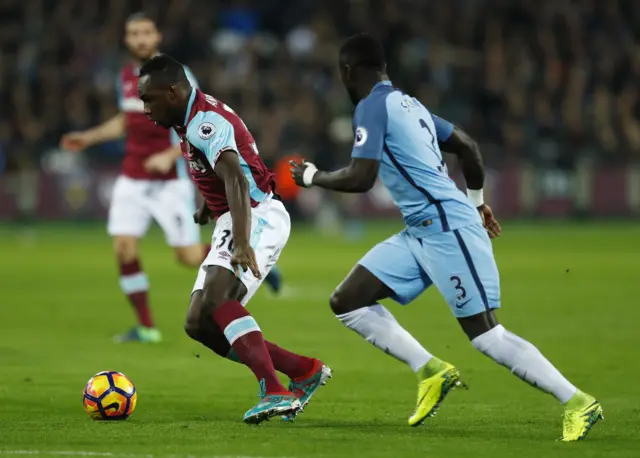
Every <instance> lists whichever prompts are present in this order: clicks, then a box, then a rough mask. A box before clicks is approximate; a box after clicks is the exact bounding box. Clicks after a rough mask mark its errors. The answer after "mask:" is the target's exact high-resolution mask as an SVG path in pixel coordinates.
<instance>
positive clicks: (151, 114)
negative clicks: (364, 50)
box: [138, 76, 176, 129]
mask: <svg viewBox="0 0 640 458" xmlns="http://www.w3.org/2000/svg"><path fill="white" fill-rule="evenodd" d="M138 95H139V96H140V100H142V102H144V114H145V115H147V117H148V118H149V119H151V120H152V121H153V122H155V123H156V124H158V125H159V126H161V127H164V128H165V129H169V128H171V127H173V126H174V125H175V124H176V122H175V116H173V104H172V97H173V95H175V94H173V92H172V91H171V90H170V88H158V87H154V86H153V85H152V84H150V80H149V76H143V77H142V78H140V81H139V82H138Z"/></svg>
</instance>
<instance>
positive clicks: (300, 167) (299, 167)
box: [289, 161, 318, 188]
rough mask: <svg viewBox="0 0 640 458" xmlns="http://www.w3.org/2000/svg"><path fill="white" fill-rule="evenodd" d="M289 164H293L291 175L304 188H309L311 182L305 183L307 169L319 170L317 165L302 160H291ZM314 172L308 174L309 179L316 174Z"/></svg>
mask: <svg viewBox="0 0 640 458" xmlns="http://www.w3.org/2000/svg"><path fill="white" fill-rule="evenodd" d="M289 165H291V176H292V177H293V181H295V182H296V184H297V185H298V186H301V187H303V188H309V187H311V186H312V184H311V183H310V182H308V183H305V180H304V175H305V171H307V170H309V171H312V170H313V172H316V171H318V169H317V168H316V166H315V165H313V164H312V163H311V162H307V161H301V162H296V161H289ZM313 172H312V173H311V175H310V176H308V179H309V181H311V180H312V179H313V174H314V173H313Z"/></svg>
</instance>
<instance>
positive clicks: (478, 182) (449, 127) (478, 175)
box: [431, 114, 501, 238]
mask: <svg viewBox="0 0 640 458" xmlns="http://www.w3.org/2000/svg"><path fill="white" fill-rule="evenodd" d="M431 118H432V119H433V124H434V125H435V127H436V136H437V137H438V145H439V146H440V150H441V151H444V152H445V153H451V154H455V155H456V156H457V157H458V159H459V160H460V164H461V166H462V174H463V175H464V179H465V181H466V182H467V196H469V199H470V200H471V201H472V202H473V204H474V205H475V206H476V208H477V209H478V211H479V212H480V214H481V215H482V218H483V220H484V225H485V228H486V229H487V231H488V232H489V235H490V236H491V238H494V237H498V236H499V235H500V232H501V228H500V223H498V220H496V218H495V217H494V216H493V212H492V211H491V207H489V206H488V205H487V204H485V203H484V196H483V191H482V189H483V187H484V164H483V162H482V154H480V147H479V146H478V143H476V141H475V140H474V139H473V138H471V137H470V136H469V135H468V134H467V133H466V132H465V131H463V130H462V129H460V128H459V127H456V126H454V125H453V124H451V123H450V122H448V121H445V120H444V119H442V118H439V117H438V116H436V115H433V114H432V115H431Z"/></svg>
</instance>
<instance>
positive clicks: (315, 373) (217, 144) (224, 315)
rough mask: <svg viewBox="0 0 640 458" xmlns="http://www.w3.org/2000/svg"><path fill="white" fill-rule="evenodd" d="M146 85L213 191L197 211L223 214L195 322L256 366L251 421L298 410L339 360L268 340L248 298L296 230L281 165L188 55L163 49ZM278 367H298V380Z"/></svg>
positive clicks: (148, 68) (163, 121) (147, 98)
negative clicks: (257, 396)
mask: <svg viewBox="0 0 640 458" xmlns="http://www.w3.org/2000/svg"><path fill="white" fill-rule="evenodd" d="M138 93H139V96H140V99H141V100H142V101H143V102H144V109H145V113H146V114H147V115H148V116H149V118H150V119H151V120H153V121H154V122H156V123H157V124H158V125H160V126H162V127H165V128H167V129H168V128H172V127H173V128H174V129H175V130H176V132H177V133H178V135H179V136H180V138H181V146H182V154H183V157H184V158H185V159H186V160H187V163H188V165H189V173H190V174H191V177H192V179H193V181H194V182H195V183H196V186H197V187H198V190H199V191H200V193H201V194H202V196H203V197H204V200H205V202H204V205H203V206H202V208H201V209H199V211H198V212H197V213H196V215H195V216H194V217H195V219H196V221H197V222H198V223H200V224H206V223H207V222H208V221H209V220H210V219H211V218H216V219H217V222H216V226H215V229H214V232H213V238H212V248H211V251H210V252H209V254H208V255H207V258H206V259H205V260H204V262H203V263H202V266H201V268H200V271H199V272H198V276H197V278H196V281H195V285H194V287H193V291H192V294H191V303H190V306H189V312H188V314H187V322H186V326H185V328H186V332H187V334H188V335H189V336H190V337H191V338H192V339H194V340H197V341H199V342H201V343H202V344H203V345H205V346H206V347H208V348H210V349H211V350H213V351H214V352H216V353H217V354H219V355H220V356H222V357H226V358H229V359H231V360H234V361H238V362H242V363H244V364H246V365H247V366H248V367H249V368H250V369H251V370H252V371H253V373H254V374H255V376H256V378H257V379H258V381H259V382H260V386H261V397H262V400H261V401H260V402H259V403H258V404H257V405H256V406H255V407H254V408H252V409H250V410H249V411H248V412H247V413H246V414H245V416H244V421H245V422H246V423H260V422H261V421H263V420H266V419H268V418H270V417H273V416H276V415H282V416H284V417H285V418H289V419H291V418H293V417H294V416H295V414H296V413H298V411H299V410H300V409H301V408H303V407H304V406H305V405H306V404H307V403H308V402H309V399H310V398H311V396H312V395H313V394H314V392H315V391H316V390H317V389H318V388H319V387H320V386H321V385H323V384H324V383H325V382H326V380H327V379H328V378H329V377H330V376H331V370H330V369H329V368H328V367H327V366H325V365H324V364H323V363H322V362H321V361H319V360H317V359H314V358H307V357H304V356H299V355H296V354H294V353H291V352H289V351H287V350H284V349H282V348H280V347H278V346H276V345H274V344H272V343H271V342H268V341H265V340H264V338H263V336H262V332H261V331H260V327H259V326H258V323H256V321H255V320H254V319H253V317H252V316H251V315H250V314H249V312H247V311H246V310H245V308H244V305H246V304H247V302H248V301H249V300H250V299H251V297H252V296H253V295H254V293H255V292H256V291H257V289H258V288H259V286H260V284H261V283H262V278H264V276H265V275H267V274H268V273H269V271H270V270H271V268H272V267H273V265H274V264H275V263H276V261H277V260H278V257H279V256H280V253H281V252H282V249H283V248H284V246H285V244H286V242H287V239H288V238H289V233H290V230H291V221H290V219H289V214H288V213H287V211H286V209H285V207H284V205H283V204H282V202H280V200H279V198H278V196H277V195H276V194H275V192H274V191H275V189H274V186H275V183H274V175H273V173H272V172H271V171H270V170H269V169H268V168H267V167H266V166H265V164H264V163H263V162H262V159H261V158H260V156H259V154H258V148H257V146H256V143H255V141H254V139H253V136H252V135H251V133H250V132H249V130H248V129H247V127H246V126H245V124H244V123H243V122H242V120H241V119H240V117H239V116H238V115H237V114H236V113H235V112H234V111H233V110H232V109H231V108H229V107H228V106H227V105H225V104H224V103H222V102H221V101H219V100H216V99H215V98H213V97H211V96H209V95H206V94H203V93H202V92H200V91H199V90H197V89H196V88H193V87H191V85H190V84H189V81H188V79H187V77H186V75H185V72H184V69H183V68H182V65H180V63H178V62H177V61H175V60H174V59H172V58H171V57H169V56H166V55H160V56H156V57H154V58H152V59H150V60H149V61H148V62H146V63H145V64H144V65H143V67H142V69H141V71H140V81H139V84H138ZM275 370H278V371H280V372H282V373H284V374H286V375H287V376H289V378H290V379H291V383H290V385H289V389H285V388H284V387H283V385H282V384H281V383H280V381H279V380H278V376H277V375H276V372H275Z"/></svg>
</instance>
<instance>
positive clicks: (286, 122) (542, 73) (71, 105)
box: [0, 0, 640, 220]
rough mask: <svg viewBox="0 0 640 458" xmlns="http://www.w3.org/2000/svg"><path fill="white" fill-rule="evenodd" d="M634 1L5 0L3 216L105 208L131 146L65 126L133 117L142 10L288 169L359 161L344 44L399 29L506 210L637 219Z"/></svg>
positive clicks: (385, 36) (638, 65) (417, 89)
mask: <svg viewBox="0 0 640 458" xmlns="http://www.w3.org/2000/svg"><path fill="white" fill-rule="evenodd" d="M634 5H635V3H634V1H633V0H620V1H617V0H616V1H613V0H612V1H609V0H602V1H597V0H581V1H569V0H558V1H553V2H542V3H540V2H536V1H531V0H477V1H476V0H457V1H448V0H432V1H426V0H425V1H417V0H414V1H411V0H397V1H383V0H372V1H365V0H326V1H314V0H278V1H269V2H262V1H258V0H254V1H249V0H233V1H226V2H219V1H209V0H191V1H168V0H150V1H125V0H108V1H97V0H96V1H92V2H86V1H81V0H65V1H64V2H62V1H61V2H49V1H45V0H3V1H2V2H1V3H0V15H1V18H2V19H1V21H2V29H1V32H0V46H1V48H2V67H1V69H0V172H1V175H0V219H1V220H10V219H14V220H15V219H20V218H22V219H26V220H29V219H41V220H44V219H46V220H50V219H78V218H86V219H96V218H97V219H100V218H104V216H105V213H106V208H107V205H108V200H109V195H110V189H111V185H112V183H113V179H114V177H115V176H116V174H117V173H118V168H119V161H120V159H121V157H122V154H123V152H122V146H123V145H122V144H121V143H109V144H104V145H101V146H99V147H96V148H94V149H92V150H91V151H89V152H88V153H87V154H86V155H84V156H73V155H71V154H69V153H67V152H65V151H61V150H60V149H58V146H57V145H58V142H59V139H60V136H61V135H62V134H63V133H65V132H68V131H71V130H79V129H84V128H87V127H90V126H93V125H96V124H97V123H99V122H101V121H102V120H105V119H107V118H108V117H110V116H112V115H113V114H114V113H115V111H116V96H115V89H114V82H115V79H116V75H117V72H118V70H119V68H120V66H121V65H122V64H123V62H125V61H126V60H127V52H126V50H125V49H124V47H123V44H122V35H123V25H124V20H125V19H126V17H127V16H128V15H129V14H131V13H132V12H136V11H141V10H143V11H146V12H148V13H149V14H150V15H151V16H152V17H154V18H156V19H157V21H158V23H159V25H160V27H161V30H162V31H163V32H164V44H163V46H162V49H163V50H164V51H165V52H167V53H169V54H171V55H174V56H176V57H177V58H179V59H180V60H181V61H183V62H184V63H186V64H188V65H189V66H190V67H191V68H192V69H193V71H194V73H195V74H196V76H197V77H198V79H199V81H200V83H201V85H202V87H203V89H204V90H205V91H209V92H211V93H212V94H215V95H216V97H219V98H220V99H221V100H224V101H226V102H227V103H228V104H229V105H230V106H232V107H234V109H235V110H236V111H237V112H238V113H240V114H241V116H242V117H243V118H244V119H245V120H246V122H247V124H248V125H249V127H250V129H251V130H252V132H253V133H254V135H255V136H256V137H257V140H258V144H259V145H260V151H261V154H262V155H263V156H264V157H265V158H267V160H268V161H269V163H270V164H271V165H272V166H274V167H275V166H276V165H277V164H278V163H279V161H280V160H281V159H282V157H283V156H287V155H289V154H300V155H302V156H304V157H306V158H309V159H311V160H313V161H315V162H316V163H317V164H318V165H319V166H320V167H323V168H335V167H336V166H339V165H342V164H344V163H345V161H347V160H348V152H349V147H350V143H351V141H352V128H351V112H352V107H351V106H350V103H349V101H348V98H347V97H346V96H345V93H344V91H343V89H342V87H341V86H340V85H339V81H338V80H337V74H336V68H335V67H336V65H335V61H336V48H337V46H338V44H339V43H340V40H341V39H343V38H344V37H346V36H348V35H350V34H352V33H355V32H358V31H363V30H365V31H369V32H372V33H374V34H375V35H377V36H379V37H380V38H381V39H382V40H383V41H384V43H385V47H386V52H387V56H388V60H389V73H390V75H391V77H392V79H393V81H394V82H395V83H396V85H398V86H400V87H402V88H403V89H404V90H405V91H407V92H409V93H412V94H415V95H416V96H417V97H418V98H419V99H420V100H422V101H423V102H424V103H425V104H427V106H429V107H430V108H431V109H432V110H433V111H434V112H436V113H438V114H440V115H442V116H443V117H445V118H448V119H451V120H452V121H453V122H455V123H457V124H459V125H461V126H464V128H465V129H467V130H468V131H469V132H470V133H471V134H472V135H473V136H474V138H476V139H477V140H478V141H479V142H480V144H481V147H482V152H483V154H484V157H485V161H486V164H487V167H488V170H489V176H488V184H487V187H488V188H489V191H490V192H489V195H490V197H489V199H490V202H491V203H492V205H493V206H494V208H495V210H496V211H497V212H498V214H499V215H500V216H501V217H502V218H503V219H504V218H511V217H521V216H549V217H561V218H567V217H573V216H580V215H582V216H584V215H589V216H598V217H600V216H627V217H630V216H634V215H636V216H637V215H638V214H639V213H640V103H639V91H638V81H640V48H639V45H638V34H639V33H640V17H639V16H640V12H639V11H638V8H637V7H634ZM636 6H637V5H636ZM453 170H454V171H455V167H453ZM303 197H304V196H303ZM307 198H308V199H310V200H311V201H312V202H316V199H317V196H314V195H313V192H312V193H311V196H310V197H309V196H307ZM305 202H306V204H307V205H305V208H306V209H309V210H310V212H311V213H316V211H315V210H316V209H315V208H314V207H313V205H311V204H310V203H309V202H308V201H306V200H305ZM324 202H325V210H326V211H325V212H324V213H323V215H324V217H325V218H329V217H330V215H333V214H335V213H336V212H337V214H338V215H340V216H341V217H344V216H349V217H360V216H366V217H369V216H379V215H385V214H386V213H388V212H389V211H390V208H392V204H391V203H390V202H389V200H388V198H387V195H386V193H385V192H383V191H379V192H372V193H370V194H369V195H368V196H363V197H360V198H355V199H351V200H348V201H344V200H342V199H340V198H338V197H336V196H333V195H331V196H330V199H328V200H327V199H325V200H324ZM392 213H393V214H394V215H395V212H393V211H392ZM306 216H307V217H308V216H311V215H306Z"/></svg>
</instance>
